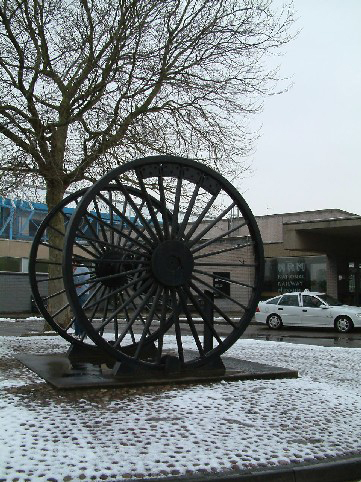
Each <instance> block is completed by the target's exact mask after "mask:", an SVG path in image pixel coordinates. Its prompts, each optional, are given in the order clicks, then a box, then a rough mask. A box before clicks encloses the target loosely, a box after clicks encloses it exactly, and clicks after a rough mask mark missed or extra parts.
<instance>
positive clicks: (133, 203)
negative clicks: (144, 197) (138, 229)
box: [115, 179, 157, 242]
mask: <svg viewBox="0 0 361 482" xmlns="http://www.w3.org/2000/svg"><path fill="white" fill-rule="evenodd" d="M115 182H116V183H117V184H118V186H119V187H120V189H121V191H122V193H123V194H124V196H125V197H126V199H127V200H128V202H129V204H130V205H131V207H132V209H133V210H134V212H136V213H138V215H139V219H140V220H141V222H142V224H143V226H144V228H145V229H146V231H147V233H148V234H149V236H150V237H151V238H152V239H153V241H156V242H157V236H156V234H155V232H154V231H153V230H152V228H151V227H150V224H149V223H148V221H147V220H146V219H145V217H144V216H143V214H142V212H141V211H140V209H139V207H138V206H137V205H136V203H135V202H134V200H133V199H132V197H131V195H130V194H129V192H128V190H127V188H126V187H125V186H123V184H121V183H120V182H119V180H118V179H116V180H115ZM142 205H143V204H142ZM126 219H127V218H126ZM147 239H148V238H147Z"/></svg>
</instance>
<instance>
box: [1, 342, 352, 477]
mask: <svg viewBox="0 0 361 482" xmlns="http://www.w3.org/2000/svg"><path fill="white" fill-rule="evenodd" d="M173 343H174V339H173V337H168V339H167V344H168V345H172V344H173ZM66 348H67V344H66V343H65V342H64V341H63V340H62V339H59V337H29V338H20V337H19V338H15V337H0V388H1V395H0V433H1V439H2V442H1V451H0V480H5V481H10V480H11V481H12V480H19V481H38V480H40V481H41V480H52V481H72V480H86V481H91V480H95V481H98V480H99V481H101V480H120V479H122V478H124V479H126V478H142V477H160V476H169V475H186V474H190V473H204V472H205V471H206V472H218V471H225V470H226V471H227V470H230V471H232V470H240V469H241V470H242V469H247V468H254V467H265V466H267V467H269V466H274V465H283V464H289V463H297V462H304V461H315V460H322V459H324V458H328V457H336V456H345V455H354V454H360V455H361V417H360V413H361V384H360V378H361V374H360V358H361V349H349V348H335V347H332V348H328V347H319V346H307V345H295V344H287V343H277V342H267V341H255V340H246V339H245V340H240V341H238V342H237V343H236V344H235V345H234V346H233V347H232V348H231V349H230V350H228V351H227V355H233V356H236V357H239V358H242V359H246V360H251V361H256V362H261V363H268V364H271V365H274V366H283V367H289V368H294V369H297V370H299V373H300V377H299V378H298V379H289V380H268V381H264V380H258V381H257V380H255V381H238V382H218V383H211V384H209V385H190V386H171V385H167V386H164V387H146V388H129V389H121V388H115V389H101V390H100V389H97V390H96V389H90V390H76V391H71V392H68V391H57V390H54V389H53V388H51V387H50V386H49V385H47V384H46V383H45V382H44V381H43V380H42V379H40V378H39V377H38V376H37V375H35V374H34V373H32V372H30V371H29V370H28V369H27V368H25V367H24V366H22V365H21V364H20V363H19V362H17V361H16V360H14V359H13V358H12V356H13V355H14V354H16V353H19V352H28V353H30V352H31V353H38V354H39V353H50V352H59V351H60V352H64V351H65V349H66Z"/></svg>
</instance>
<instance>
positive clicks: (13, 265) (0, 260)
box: [0, 256, 21, 272]
mask: <svg viewBox="0 0 361 482" xmlns="http://www.w3.org/2000/svg"><path fill="white" fill-rule="evenodd" d="M0 271H14V272H20V271H21V258H11V257H10V256H1V257H0Z"/></svg>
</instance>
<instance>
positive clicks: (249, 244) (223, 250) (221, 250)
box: [193, 243, 253, 259]
mask: <svg viewBox="0 0 361 482" xmlns="http://www.w3.org/2000/svg"><path fill="white" fill-rule="evenodd" d="M247 246H253V243H248V244H242V245H240V244H238V245H237V246H232V247H231V248H224V249H219V250H218V251H211V252H208V253H203V254H199V255H198V256H194V257H193V259H201V258H208V257H210V256H215V255H216V254H223V253H228V252H229V251H235V250H236V249H243V248H246V247H247Z"/></svg>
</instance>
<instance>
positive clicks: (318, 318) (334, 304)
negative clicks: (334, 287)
mask: <svg viewBox="0 0 361 482" xmlns="http://www.w3.org/2000/svg"><path fill="white" fill-rule="evenodd" d="M255 318H256V321H258V322H261V323H267V325H268V326H269V327H270V328H273V329H274V330H277V329H279V328H281V327H282V326H283V325H286V326H305V327H311V326H314V327H325V328H327V327H329V328H335V329H336V330H337V331H340V332H341V333H347V332H349V331H351V330H352V329H353V328H360V327H361V307H358V306H349V305H343V304H342V303H340V302H339V301H337V300H336V299H334V298H332V296H329V295H327V294H325V293H316V292H310V291H307V290H306V291H302V292H294V293H284V294H283V295H280V296H276V297H275V298H271V299H269V300H267V301H260V302H259V304H258V307H257V310H256V315H255Z"/></svg>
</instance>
